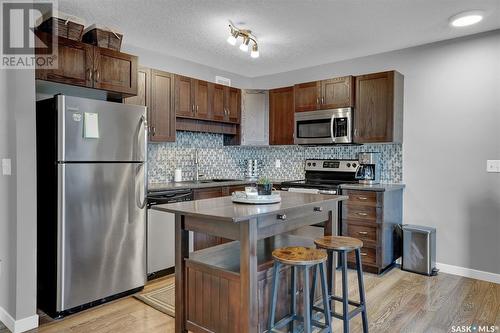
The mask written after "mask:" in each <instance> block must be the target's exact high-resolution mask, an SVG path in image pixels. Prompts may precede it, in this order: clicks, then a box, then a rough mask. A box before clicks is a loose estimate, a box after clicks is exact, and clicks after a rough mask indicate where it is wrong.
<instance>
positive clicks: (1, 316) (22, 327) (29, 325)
mask: <svg viewBox="0 0 500 333" xmlns="http://www.w3.org/2000/svg"><path fill="white" fill-rule="evenodd" d="M0 321H1V322H2V323H3V324H4V325H5V326H6V327H7V328H8V329H9V331H11V332H12V333H22V332H26V331H29V330H32V329H34V328H37V327H38V315H33V316H31V317H26V318H23V319H19V320H14V318H12V316H11V315H10V314H9V313H8V312H7V311H5V309H4V308H2V307H0Z"/></svg>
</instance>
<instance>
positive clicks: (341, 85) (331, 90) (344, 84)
mask: <svg viewBox="0 0 500 333" xmlns="http://www.w3.org/2000/svg"><path fill="white" fill-rule="evenodd" d="M353 81H354V80H353V77H352V76H345V77H338V78H334V79H329V80H323V81H321V97H320V104H321V105H320V109H337V108H346V107H352V106H353V105H354V82H353Z"/></svg>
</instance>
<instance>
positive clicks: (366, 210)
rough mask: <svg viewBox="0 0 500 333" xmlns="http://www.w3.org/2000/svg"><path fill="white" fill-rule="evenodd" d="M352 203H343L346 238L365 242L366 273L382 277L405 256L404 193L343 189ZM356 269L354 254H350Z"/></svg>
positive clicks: (364, 267)
mask: <svg viewBox="0 0 500 333" xmlns="http://www.w3.org/2000/svg"><path fill="white" fill-rule="evenodd" d="M342 194H345V195H348V196H349V200H347V201H345V202H343V203H342V235H344V236H349V237H354V238H358V239H360V240H361V241H363V248H362V249H361V260H362V263H363V270H364V271H366V272H371V273H376V274H380V273H381V272H383V271H384V270H385V269H387V268H389V267H390V266H391V265H392V264H393V263H394V262H395V261H396V260H397V259H398V258H399V257H400V256H401V230H400V228H399V226H398V225H400V224H401V223H402V222H403V221H402V219H403V217H402V208H403V190H402V189H400V190H393V191H377V192H376V191H358V190H342ZM347 260H348V265H349V267H351V268H354V267H355V266H354V264H355V260H354V253H349V255H348V259H347Z"/></svg>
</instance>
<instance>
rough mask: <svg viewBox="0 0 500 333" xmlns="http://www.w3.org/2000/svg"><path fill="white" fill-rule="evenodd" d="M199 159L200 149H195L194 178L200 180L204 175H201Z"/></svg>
mask: <svg viewBox="0 0 500 333" xmlns="http://www.w3.org/2000/svg"><path fill="white" fill-rule="evenodd" d="M199 164H200V162H199V160H198V149H195V150H194V180H195V181H199V180H200V177H203V175H200V170H199Z"/></svg>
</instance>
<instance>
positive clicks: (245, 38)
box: [227, 23, 259, 58]
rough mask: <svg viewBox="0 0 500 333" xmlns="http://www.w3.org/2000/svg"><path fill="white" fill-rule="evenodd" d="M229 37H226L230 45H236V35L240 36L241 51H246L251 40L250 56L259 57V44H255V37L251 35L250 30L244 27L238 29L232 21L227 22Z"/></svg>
mask: <svg viewBox="0 0 500 333" xmlns="http://www.w3.org/2000/svg"><path fill="white" fill-rule="evenodd" d="M229 29H230V32H229V37H228V38H227V42H228V43H229V44H231V45H233V46H234V45H236V42H237V40H238V37H241V38H242V42H241V45H240V50H242V51H243V52H248V49H249V44H250V42H253V45H252V51H251V52H250V56H251V57H252V58H258V57H259V46H258V45H257V38H256V37H255V36H254V35H252V32H251V31H250V30H246V29H238V28H236V27H235V26H234V25H233V24H232V23H229Z"/></svg>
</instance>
